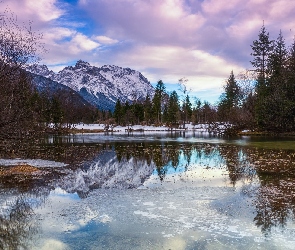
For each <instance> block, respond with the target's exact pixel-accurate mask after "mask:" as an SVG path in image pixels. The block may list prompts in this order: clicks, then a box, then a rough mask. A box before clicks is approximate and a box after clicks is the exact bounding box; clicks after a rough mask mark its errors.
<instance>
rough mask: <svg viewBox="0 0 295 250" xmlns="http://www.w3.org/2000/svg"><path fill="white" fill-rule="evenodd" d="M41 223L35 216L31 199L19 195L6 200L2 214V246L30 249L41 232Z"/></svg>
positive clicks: (0, 227) (0, 215) (0, 232)
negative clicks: (35, 237) (33, 240)
mask: <svg viewBox="0 0 295 250" xmlns="http://www.w3.org/2000/svg"><path fill="white" fill-rule="evenodd" d="M39 230H40V227H39V223H38V221H37V220H36V218H35V217H34V212H33V208H32V204H31V201H30V200H28V199H27V197H25V196H18V197H17V198H15V199H14V200H11V201H10V202H6V209H4V208H3V206H2V209H1V214H0V248H1V249H30V245H31V244H32V239H33V238H34V236H35V235H36V234H37V233H38V232H39Z"/></svg>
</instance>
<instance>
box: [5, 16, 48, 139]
mask: <svg viewBox="0 0 295 250" xmlns="http://www.w3.org/2000/svg"><path fill="white" fill-rule="evenodd" d="M41 38H42V35H40V34H36V33H34V32H32V30H31V28H27V27H21V26H19V25H18V24H17V20H16V18H15V17H14V16H13V15H12V14H9V13H8V11H5V12H4V15H2V16H1V22H0V102H1V103H0V104H1V105H0V135H2V136H6V137H8V136H9V134H11V135H12V134H13V136H18V137H22V136H24V135H27V134H28V133H29V132H30V133H31V132H36V131H37V130H38V127H40V129H41V130H42V129H43V128H42V124H41V123H40V119H39V118H38V117H37V114H38V113H37V112H36V109H35V107H33V106H32V105H31V104H32V103H33V102H34V101H33V100H36V92H35V90H34V88H33V85H32V82H31V78H30V77H29V76H28V74H27V73H26V72H25V71H24V70H22V66H24V64H26V63H28V62H36V61H37V60H38V52H40V49H42V44H41V43H40V39H41Z"/></svg>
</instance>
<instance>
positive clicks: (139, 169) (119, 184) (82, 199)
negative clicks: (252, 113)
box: [0, 133, 295, 249]
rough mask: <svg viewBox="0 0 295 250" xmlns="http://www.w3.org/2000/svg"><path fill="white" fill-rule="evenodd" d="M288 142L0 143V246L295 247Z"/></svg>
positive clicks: (183, 137)
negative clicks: (9, 147) (9, 146)
mask: <svg viewBox="0 0 295 250" xmlns="http://www.w3.org/2000/svg"><path fill="white" fill-rule="evenodd" d="M293 147H294V144H293V140H292V139H290V138H262V137H256V138H250V137H245V138H231V139H227V138H216V137H205V136H203V135H196V134H188V133H186V134H181V133H180V134H161V133H158V134H152V133H151V134H138V135H133V136H130V135H129V136H128V135H124V134H123V135H103V134H93V135H75V136H64V137H50V138H46V139H44V140H42V142H41V143H39V144H36V143H32V144H31V145H27V144H26V145H20V146H19V147H15V146H14V150H13V152H12V151H11V150H7V149H5V150H2V151H1V160H0V164H1V165H2V167H0V232H1V233H0V244H1V245H0V248H3V249H26V248H27V249H295V240H294V235H295V223H294V211H295V207H294V205H295V200H294V191H295V185H294V177H295V176H294V173H295V172H294V167H295V164H294V159H295V151H294V149H293ZM26 164H27V165H26ZM10 165H14V166H10ZM16 165H18V167H16ZM19 165H21V166H24V167H23V168H22V167H21V166H19ZM28 165H30V168H29V167H28Z"/></svg>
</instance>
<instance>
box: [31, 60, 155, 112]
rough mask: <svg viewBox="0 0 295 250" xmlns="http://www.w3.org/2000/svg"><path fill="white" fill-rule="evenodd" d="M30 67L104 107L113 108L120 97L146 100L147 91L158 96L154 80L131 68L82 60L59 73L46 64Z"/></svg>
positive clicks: (32, 70) (124, 100) (130, 99)
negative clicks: (94, 63)
mask: <svg viewBox="0 0 295 250" xmlns="http://www.w3.org/2000/svg"><path fill="white" fill-rule="evenodd" d="M27 70H28V71H30V72H31V73H34V74H37V75H41V76H43V77H46V78H49V79H51V80H52V81H55V82H58V83H61V84H63V85H65V86H68V87H70V88H71V89H73V90H75V91H76V92H78V93H79V94H80V95H81V96H82V97H83V98H84V99H85V100H86V101H88V102H90V103H91V104H94V105H95V106H97V107H99V108H100V109H104V110H107V109H111V110H112V109H113V108H114V106H115V103H116V101H117V99H119V100H120V101H121V102H126V101H129V102H132V101H134V100H143V99H144V98H145V97H146V95H147V94H149V95H150V96H153V95H154V88H153V86H152V85H151V84H150V82H149V81H148V80H147V79H146V78H145V77H144V76H143V75H142V74H141V73H140V72H138V71H135V70H132V69H129V68H121V67H118V66H112V65H105V66H102V67H95V66H91V65H90V64H89V63H87V62H84V61H81V60H79V61H77V63H76V65H75V66H68V67H65V68H64V69H63V70H61V71H60V72H58V73H57V74H56V73H54V72H53V71H50V70H49V69H48V68H47V66H46V65H31V66H29V67H28V68H27Z"/></svg>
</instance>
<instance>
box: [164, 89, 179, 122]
mask: <svg viewBox="0 0 295 250" xmlns="http://www.w3.org/2000/svg"><path fill="white" fill-rule="evenodd" d="M178 112H179V100H178V95H177V93H176V91H172V93H171V94H170V97H169V102H168V107H167V122H169V123H172V124H176V123H177V117H178Z"/></svg>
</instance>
